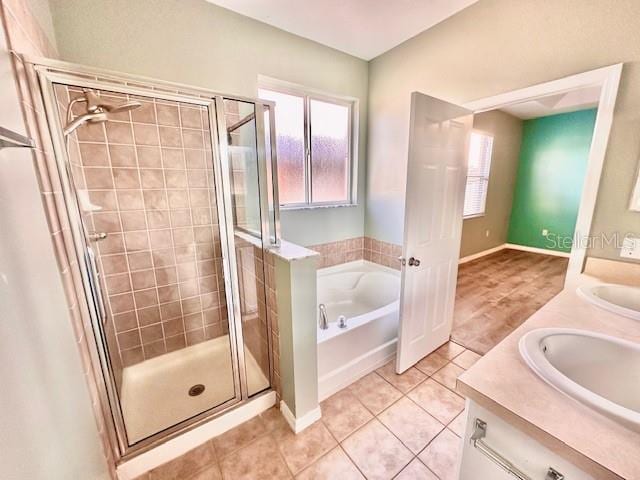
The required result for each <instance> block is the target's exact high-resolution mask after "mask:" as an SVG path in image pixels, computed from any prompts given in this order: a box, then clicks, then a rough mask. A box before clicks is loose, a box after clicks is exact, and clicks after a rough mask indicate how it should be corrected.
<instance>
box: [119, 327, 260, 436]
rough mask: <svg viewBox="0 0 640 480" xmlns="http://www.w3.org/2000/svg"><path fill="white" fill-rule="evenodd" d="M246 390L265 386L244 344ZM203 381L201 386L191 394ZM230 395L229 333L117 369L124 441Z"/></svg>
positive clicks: (215, 404) (159, 427)
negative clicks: (123, 424)
mask: <svg viewBox="0 0 640 480" xmlns="http://www.w3.org/2000/svg"><path fill="white" fill-rule="evenodd" d="M245 359H246V368H247V383H248V386H249V391H250V392H258V391H260V390H263V389H265V388H267V387H268V386H269V380H268V379H267V377H266V376H265V375H264V373H263V372H262V370H261V369H260V367H259V366H258V363H257V362H256V360H255V358H254V357H253V356H252V355H251V353H250V352H249V350H248V349H246V348H245ZM199 385H203V386H204V390H203V391H202V392H201V393H199V394H197V395H194V396H192V395H190V391H191V393H192V394H193V393H197V391H198V390H201V387H196V388H194V389H193V390H196V392H194V391H193V390H192V387H195V386H199ZM234 396H235V392H234V386H233V370H232V367H231V352H230V348H229V337H228V335H224V336H221V337H218V338H214V339H213V340H207V341H206V342H202V343H199V344H197V345H193V346H190V347H186V348H183V349H181V350H177V351H175V352H171V353H167V354H165V355H161V356H159V357H155V358H152V359H150V360H145V361H144V362H141V363H138V364H135V365H132V366H130V367H126V368H125V369H124V370H123V372H122V414H123V417H124V423H125V427H126V429H127V437H128V439H129V443H130V444H133V443H135V442H138V441H140V440H142V439H144V438H146V437H149V436H150V435H153V434H155V433H158V432H160V431H162V430H164V429H165V428H169V427H172V426H173V425H176V424H178V423H180V422H182V421H184V420H187V419H189V418H191V417H193V416H195V415H198V414H199V413H202V412H204V411H206V410H209V409H210V408H213V407H215V406H217V405H220V404H221V403H224V402H226V401H227V400H230V399H232V398H233V397H234Z"/></svg>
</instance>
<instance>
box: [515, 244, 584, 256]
mask: <svg viewBox="0 0 640 480" xmlns="http://www.w3.org/2000/svg"><path fill="white" fill-rule="evenodd" d="M504 248H510V249H512V250H521V251H523V252H531V253H541V254H542V255H552V256H554V257H564V258H571V253H573V251H572V252H571V253H567V252H558V251H556V250H546V249H544V248H537V247H528V246H526V245H517V244H515V243H505V244H504Z"/></svg>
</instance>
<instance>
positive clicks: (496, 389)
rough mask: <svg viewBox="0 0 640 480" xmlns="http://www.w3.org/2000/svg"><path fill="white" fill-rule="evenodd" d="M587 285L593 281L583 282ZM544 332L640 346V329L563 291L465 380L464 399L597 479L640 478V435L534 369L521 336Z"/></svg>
mask: <svg viewBox="0 0 640 480" xmlns="http://www.w3.org/2000/svg"><path fill="white" fill-rule="evenodd" d="M583 282H584V283H592V282H594V279H592V278H589V277H586V276H584V278H583ZM543 327H567V328H576V329H582V330H590V331H594V332H600V333H604V334H607V335H612V336H615V337H619V338H624V339H627V340H631V341H635V342H640V322H637V321H634V320H632V319H629V318H625V317H621V316H618V315H615V314H612V313H609V312H606V311H604V310H602V309H600V308H598V307H596V306H594V305H591V304H589V303H587V302H586V301H584V300H582V299H581V298H579V297H578V295H577V294H576V293H575V291H572V290H564V291H562V292H561V293H559V294H558V295H557V296H556V297H554V298H553V299H552V300H551V301H550V302H549V303H547V304H546V305H545V306H544V307H542V308H541V309H540V310H538V311H537V312H536V313H535V314H533V315H532V316H531V317H530V318H529V319H528V320H527V321H526V322H524V323H523V324H522V325H521V326H520V327H518V328H517V329H516V330H515V331H514V332H513V333H511V334H510V335H509V336H508V337H507V338H505V339H504V340H503V341H502V342H501V343H499V344H498V345H497V346H496V347H495V348H493V349H492V350H491V351H490V352H489V353H487V354H486V355H485V356H484V357H483V358H481V359H480V360H479V361H478V362H477V363H476V364H475V365H474V366H473V367H471V368H470V369H469V370H467V371H466V372H465V373H464V374H462V375H461V376H460V377H459V378H458V384H457V389H458V391H459V392H460V393H462V394H463V395H464V396H466V397H468V398H469V399H471V400H473V401H474V402H476V403H478V404H479V405H481V406H482V407H484V408H486V409H488V410H489V411H491V412H493V413H495V414H496V415H499V416H500V417H502V418H503V419H505V420H506V421H507V422H508V423H510V424H512V425H513V426H515V427H517V428H519V429H520V430H522V431H523V432H525V433H526V434H528V435H529V436H530V437H532V438H534V439H535V440H537V441H538V442H540V443H541V444H543V445H545V446H546V447H547V448H549V449H550V450H552V451H553V452H555V453H557V454H558V455H560V456H562V457H564V458H565V459H567V460H568V461H570V462H572V463H573V464H575V465H576V466H577V467H579V468H581V469H582V470H584V471H585V472H587V473H589V474H591V475H592V476H593V477H594V478H597V479H617V480H618V479H626V480H631V479H640V433H638V432H635V431H632V430H630V429H628V428H625V427H623V426H621V425H619V424H618V423H616V422H614V421H613V420H610V419H609V418H607V417H604V416H603V415H601V414H599V413H597V412H595V411H594V410H592V409H590V408H589V407H587V406H585V405H582V404H581V403H579V402H577V401H576V400H574V399H572V398H569V397H567V396H565V395H564V394H562V393H560V392H558V391H556V390H555V389H553V388H552V387H551V386H549V385H547V384H546V383H545V382H544V381H543V380H542V379H540V378H539V377H538V376H537V375H536V374H535V373H533V371H532V370H530V369H529V367H528V366H527V364H526V363H525V362H524V360H523V359H522V357H521V356H520V353H519V351H518V342H519V340H520V338H521V337H522V335H524V334H525V333H526V332H528V331H530V330H534V329H536V328H543Z"/></svg>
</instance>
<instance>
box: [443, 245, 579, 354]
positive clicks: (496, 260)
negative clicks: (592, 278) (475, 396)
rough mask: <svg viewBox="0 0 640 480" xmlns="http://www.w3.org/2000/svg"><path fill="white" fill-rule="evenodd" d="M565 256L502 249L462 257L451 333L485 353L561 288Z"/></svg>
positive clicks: (454, 337) (462, 342)
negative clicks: (464, 260)
mask: <svg viewBox="0 0 640 480" xmlns="http://www.w3.org/2000/svg"><path fill="white" fill-rule="evenodd" d="M568 262H569V259H568V258H563V257H555V256H551V255H541V254H538V253H530V252H522V251H519V250H510V249H505V250H500V251H499V252H496V253H493V254H491V255H487V256H485V257H482V258H479V259H477V260H473V261H471V262H467V263H463V264H462V265H460V268H459V270H458V288H457V290H456V304H455V309H454V316H453V331H452V333H451V339H452V340H453V341H454V342H456V343H459V344H460V345H463V346H464V347H466V348H468V349H469V350H472V351H474V352H476V353H479V354H481V355H484V354H485V353H487V352H488V351H489V350H491V348H493V347H494V346H495V345H496V344H497V343H498V342H500V341H501V340H502V339H503V338H504V337H506V336H507V335H509V334H510V333H511V332H512V331H513V330H515V329H516V328H517V327H518V326H520V324H522V323H523V322H524V321H525V320H526V319H527V318H529V317H530V316H531V315H532V314H533V313H534V312H536V311H537V310H539V309H540V308H541V307H542V306H543V305H544V304H546V303H547V302H548V301H549V300H551V299H552V298H553V297H554V296H555V295H557V294H558V293H559V292H560V291H561V290H562V288H563V285H564V277H565V274H566V271H567V264H568Z"/></svg>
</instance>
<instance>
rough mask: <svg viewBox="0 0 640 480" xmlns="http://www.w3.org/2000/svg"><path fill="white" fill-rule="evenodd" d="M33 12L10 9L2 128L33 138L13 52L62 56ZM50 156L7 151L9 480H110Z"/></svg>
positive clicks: (4, 364)
mask: <svg viewBox="0 0 640 480" xmlns="http://www.w3.org/2000/svg"><path fill="white" fill-rule="evenodd" d="M27 3H28V2H21V1H17V0H14V1H7V0H3V1H2V2H1V4H0V70H1V71H2V73H3V74H2V76H1V78H0V105H2V108H0V125H2V126H3V127H5V128H9V129H11V130H14V131H17V132H19V133H22V134H25V133H27V134H31V135H33V131H32V127H33V124H32V123H27V122H25V117H24V116H23V114H27V117H26V118H29V116H33V115H34V114H35V111H34V110H33V105H32V104H31V103H29V99H28V98H27V96H25V90H24V84H22V83H21V85H20V86H21V87H22V88H21V90H20V91H21V94H19V92H18V89H17V88H16V82H15V81H14V73H15V72H14V71H12V69H13V68H14V66H15V65H14V66H12V64H11V59H10V55H9V54H8V50H10V49H16V50H18V51H22V52H28V53H31V54H39V55H44V54H53V53H54V48H53V45H52V44H51V42H49V41H48V40H45V38H46V35H45V34H44V32H43V30H42V27H41V26H40V25H39V24H38V19H37V18H36V17H35V16H33V15H32V13H31V12H30V11H29V6H28V5H27ZM45 14H46V12H45ZM4 27H6V28H7V31H6V32H5V31H4ZM5 33H6V34H7V35H6V37H5ZM39 146H41V144H39ZM41 155H42V151H41V150H40V149H39V148H38V149H35V150H32V149H17V148H6V149H2V150H0V232H1V234H0V272H2V281H0V319H1V321H0V385H1V386H2V394H1V395H0V452H2V453H1V454H0V469H1V472H2V473H1V474H0V477H2V478H3V479H6V480H22V479H32V480H49V479H53V478H56V479H58V478H60V479H62V478H65V479H67V478H69V479H70V478H86V479H96V480H98V479H101V480H106V479H107V478H110V477H109V469H108V466H107V463H106V461H105V458H104V455H103V451H102V448H101V443H100V437H99V430H98V428H97V425H96V422H95V420H94V417H93V411H92V397H91V393H90V390H89V388H88V386H87V383H86V379H87V378H88V377H89V375H90V373H89V372H87V371H86V370H84V368H83V367H84V366H83V364H82V362H81V356H80V355H81V354H80V350H79V348H78V347H79V346H80V345H79V341H81V340H82V339H81V338H78V336H77V335H78V334H80V335H82V334H81V333H80V330H75V329H74V328H72V324H71V321H70V320H71V319H70V316H71V315H72V311H71V310H70V309H69V307H70V305H68V303H67V299H66V298H65V293H68V292H65V290H64V288H63V282H62V281H61V280H62V278H61V275H60V264H59V263H57V262H56V260H60V257H57V258H56V255H55V254H54V245H53V244H52V241H51V240H52V236H51V234H52V230H53V229H54V228H53V224H54V221H53V219H52V218H51V217H48V218H47V217H46V216H45V210H44V209H43V202H47V201H48V200H47V197H48V199H49V200H50V199H51V197H52V194H49V195H47V194H41V192H42V184H39V180H40V181H42V177H41V176H40V175H39V174H38V173H37V168H36V165H37V163H36V162H34V160H36V159H38V158H39V157H40V158H41ZM49 205H51V204H49ZM58 227H59V225H58ZM76 325H77V324H76Z"/></svg>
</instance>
